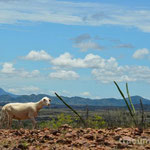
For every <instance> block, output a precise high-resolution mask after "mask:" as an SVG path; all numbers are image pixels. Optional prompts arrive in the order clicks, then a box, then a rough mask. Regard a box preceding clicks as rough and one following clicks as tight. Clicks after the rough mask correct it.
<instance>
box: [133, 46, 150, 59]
mask: <svg viewBox="0 0 150 150" xmlns="http://www.w3.org/2000/svg"><path fill="white" fill-rule="evenodd" d="M147 56H150V52H149V50H148V49H147V48H142V49H138V50H136V51H135V52H134V54H133V58H135V59H143V58H145V57H147Z"/></svg>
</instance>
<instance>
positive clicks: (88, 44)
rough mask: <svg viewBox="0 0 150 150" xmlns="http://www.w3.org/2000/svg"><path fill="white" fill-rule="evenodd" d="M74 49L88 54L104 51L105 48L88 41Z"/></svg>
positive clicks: (76, 45) (78, 44)
mask: <svg viewBox="0 0 150 150" xmlns="http://www.w3.org/2000/svg"><path fill="white" fill-rule="evenodd" d="M74 47H76V48H79V49H80V51H81V52H86V51H88V50H102V49H103V47H102V46H100V45H99V44H97V43H95V42H93V41H86V42H81V43H77V44H75V45H74Z"/></svg>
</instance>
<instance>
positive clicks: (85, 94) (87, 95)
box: [81, 91, 91, 97]
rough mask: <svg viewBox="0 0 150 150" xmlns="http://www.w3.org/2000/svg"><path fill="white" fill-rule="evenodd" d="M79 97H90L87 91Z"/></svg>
mask: <svg viewBox="0 0 150 150" xmlns="http://www.w3.org/2000/svg"><path fill="white" fill-rule="evenodd" d="M81 95H82V96H84V97H90V96H91V94H90V92H87V91H86V92H83V93H81Z"/></svg>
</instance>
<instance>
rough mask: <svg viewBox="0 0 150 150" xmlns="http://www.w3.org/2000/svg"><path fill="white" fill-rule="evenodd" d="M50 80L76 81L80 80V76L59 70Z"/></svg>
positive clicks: (53, 73) (51, 74)
mask: <svg viewBox="0 0 150 150" xmlns="http://www.w3.org/2000/svg"><path fill="white" fill-rule="evenodd" d="M49 77H50V78H54V79H61V80H74V79H77V78H79V75H78V74H77V73H76V72H74V71H66V70H57V71H56V72H52V73H50V74H49Z"/></svg>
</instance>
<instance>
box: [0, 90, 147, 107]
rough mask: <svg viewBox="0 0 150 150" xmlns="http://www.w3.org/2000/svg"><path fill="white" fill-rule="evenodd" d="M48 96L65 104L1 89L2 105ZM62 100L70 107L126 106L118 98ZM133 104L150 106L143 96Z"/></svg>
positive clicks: (57, 103)
mask: <svg viewBox="0 0 150 150" xmlns="http://www.w3.org/2000/svg"><path fill="white" fill-rule="evenodd" d="M1 91H2V92H1ZM44 96H47V97H49V98H51V99H52V104H55V105H61V104H63V103H62V102H61V101H60V100H59V99H58V98H57V97H56V96H50V95H47V94H37V95H36V94H31V95H14V94H12V93H8V92H5V91H4V90H3V89H2V88H0V103H1V104H2V103H3V104H5V103H8V102H36V101H38V100H40V99H41V98H42V97H44ZM62 98H63V99H64V100H65V101H66V102H67V103H68V104H69V105H78V106H83V105H89V106H125V105H126V104H125V102H124V100H123V99H117V98H102V99H90V98H83V97H78V96H74V97H65V96H62ZM131 98H132V102H133V104H140V101H139V100H140V99H142V102H143V104H144V105H150V100H148V99H145V98H143V97H141V96H138V95H136V96H131Z"/></svg>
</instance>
